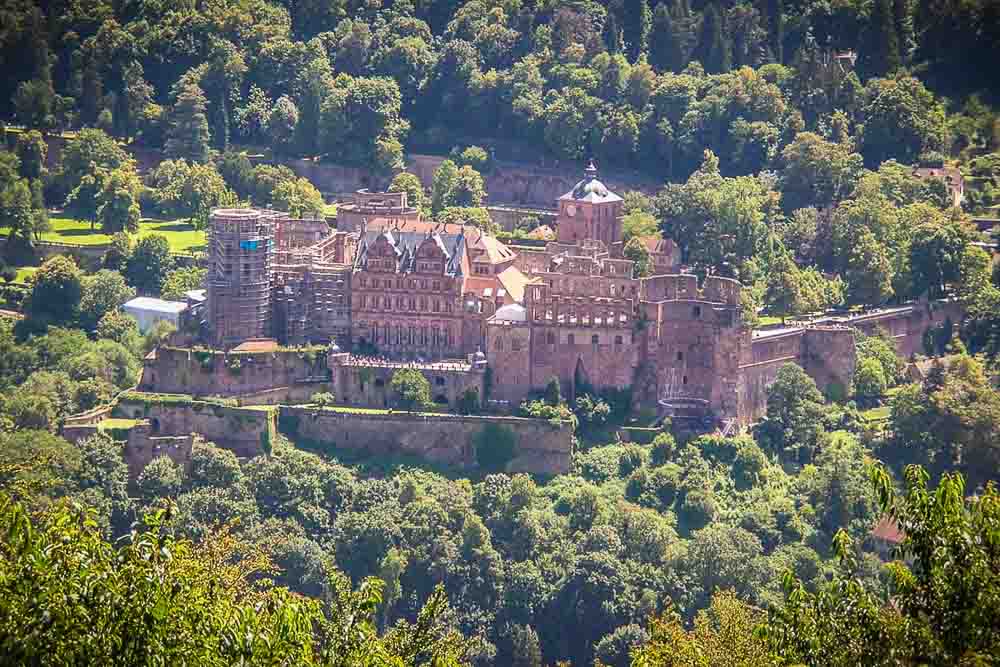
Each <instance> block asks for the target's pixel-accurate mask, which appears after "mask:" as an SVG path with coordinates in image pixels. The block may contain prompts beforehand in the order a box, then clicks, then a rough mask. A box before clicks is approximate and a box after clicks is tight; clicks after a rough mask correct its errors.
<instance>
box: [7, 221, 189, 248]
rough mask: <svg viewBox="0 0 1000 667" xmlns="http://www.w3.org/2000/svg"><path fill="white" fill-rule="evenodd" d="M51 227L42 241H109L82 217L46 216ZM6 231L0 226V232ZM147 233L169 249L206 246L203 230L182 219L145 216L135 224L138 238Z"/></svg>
mask: <svg viewBox="0 0 1000 667" xmlns="http://www.w3.org/2000/svg"><path fill="white" fill-rule="evenodd" d="M49 223H50V224H51V226H52V229H50V230H49V231H47V232H45V233H44V234H42V240H43V241H50V242H52V243H68V244H75V245H88V246H89V245H106V244H108V243H110V242H111V235H110V234H105V233H104V232H102V231H101V228H100V226H99V225H95V226H94V229H91V228H90V223H89V222H87V221H86V220H77V219H75V218H64V217H57V216H54V217H52V218H50V219H49ZM9 231H10V229H9V228H7V227H2V226H0V234H6V233H8V232H9ZM150 234H163V235H164V236H166V237H167V241H168V242H169V243H170V249H171V250H172V251H173V252H184V253H190V252H197V251H201V250H204V249H205V248H206V241H205V232H203V231H198V230H197V229H195V228H194V227H193V226H192V225H189V224H188V223H186V222H184V221H183V220H152V219H148V218H147V219H145V220H143V221H142V222H140V223H139V237H140V238H141V237H143V236H148V235H150Z"/></svg>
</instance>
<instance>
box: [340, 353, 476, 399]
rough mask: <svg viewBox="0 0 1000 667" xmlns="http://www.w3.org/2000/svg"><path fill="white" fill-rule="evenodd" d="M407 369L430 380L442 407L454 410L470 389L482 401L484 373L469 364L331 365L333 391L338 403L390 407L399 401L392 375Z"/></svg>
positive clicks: (432, 394)
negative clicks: (393, 388) (416, 371)
mask: <svg viewBox="0 0 1000 667" xmlns="http://www.w3.org/2000/svg"><path fill="white" fill-rule="evenodd" d="M344 356H347V355H344ZM404 368H412V369H415V370H418V371H420V372H421V373H422V374H423V376H424V377H425V378H427V381H428V382H429V383H430V389H431V400H432V401H434V403H436V404H438V405H440V406H450V407H452V408H455V407H456V406H457V405H458V402H459V400H460V399H461V397H462V394H464V393H465V392H466V391H467V390H469V389H475V390H476V391H477V392H479V399H480V400H482V398H483V392H484V386H483V378H484V375H485V374H484V372H483V371H476V370H473V369H472V368H470V366H469V364H466V363H461V362H453V363H447V362H446V363H438V364H410V365H402V364H400V365H389V364H386V365H378V364H372V365H363V364H360V365H359V364H355V363H352V364H350V365H341V364H337V363H331V365H330V369H331V374H332V383H331V391H332V392H333V395H334V398H335V399H336V401H337V402H338V403H341V404H344V405H357V406H362V407H372V408H388V407H390V406H393V405H394V404H395V400H396V396H395V395H394V393H393V391H392V389H391V384H392V376H393V375H395V373H396V372H397V371H398V370H402V369H404ZM484 370H485V369H484Z"/></svg>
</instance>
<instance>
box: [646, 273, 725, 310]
mask: <svg viewBox="0 0 1000 667" xmlns="http://www.w3.org/2000/svg"><path fill="white" fill-rule="evenodd" d="M740 290H741V287H740V283H739V281H738V280H733V279H732V278H720V277H718V276H709V277H707V278H705V281H704V283H703V284H702V286H701V287H699V286H698V276H693V275H687V274H675V275H663V276H652V277H650V278H643V279H642V300H643V301H650V302H654V303H655V302H658V301H675V300H681V301H707V302H710V303H719V304H725V305H727V306H738V305H739V304H740Z"/></svg>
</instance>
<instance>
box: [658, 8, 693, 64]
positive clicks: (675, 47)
mask: <svg viewBox="0 0 1000 667" xmlns="http://www.w3.org/2000/svg"><path fill="white" fill-rule="evenodd" d="M649 64H650V65H652V66H653V67H654V68H656V70H657V71H660V72H679V71H681V70H682V69H684V65H686V64H687V63H685V62H684V49H683V46H682V44H681V42H680V40H679V39H678V36H677V33H676V31H675V30H674V19H673V17H672V16H671V15H670V9H668V8H667V6H666V5H665V4H663V3H662V2H661V3H659V4H657V5H656V10H655V11H654V12H653V30H652V33H651V34H650V37H649Z"/></svg>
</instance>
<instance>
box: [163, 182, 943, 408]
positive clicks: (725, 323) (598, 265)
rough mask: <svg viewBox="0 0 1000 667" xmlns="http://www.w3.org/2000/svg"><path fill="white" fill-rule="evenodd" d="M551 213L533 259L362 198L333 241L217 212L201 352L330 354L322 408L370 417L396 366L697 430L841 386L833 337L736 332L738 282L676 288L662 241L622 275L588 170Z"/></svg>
mask: <svg viewBox="0 0 1000 667" xmlns="http://www.w3.org/2000/svg"><path fill="white" fill-rule="evenodd" d="M557 205H558V217H557V221H556V222H557V225H556V232H557V239H556V241H553V242H549V243H547V244H546V245H545V246H544V247H541V246H538V245H534V246H523V247H522V246H515V247H512V246H508V245H507V244H505V243H503V242H501V241H499V240H498V239H497V238H495V237H493V236H491V235H489V234H487V233H484V232H483V231H481V230H479V229H477V228H475V227H472V226H463V225H443V224H438V223H434V222H429V221H424V220H421V219H420V215H419V212H418V211H416V210H415V209H413V208H411V207H409V206H408V204H407V201H406V195H405V193H379V194H375V193H369V192H367V191H362V192H360V193H359V194H358V196H357V199H356V201H355V202H354V203H353V204H348V205H345V206H343V207H341V209H340V211H339V213H338V221H337V228H336V229H331V228H330V227H329V226H328V225H327V223H326V222H325V221H323V220H297V219H291V218H289V217H288V216H286V215H284V214H281V213H275V212H271V211H261V210H252V209H239V210H234V209H224V210H217V211H214V212H213V213H212V216H211V219H210V225H209V237H210V241H209V248H210V259H209V267H210V268H209V275H208V286H207V287H208V305H207V318H206V322H205V324H206V329H207V332H206V334H207V337H208V338H209V339H210V340H211V342H212V344H213V345H214V346H215V347H218V348H222V349H224V350H229V349H233V348H237V347H238V346H239V347H240V348H241V349H246V346H245V345H244V344H245V343H246V342H247V341H255V340H257V339H274V340H276V341H277V342H278V343H280V344H283V345H285V346H295V345H303V344H306V343H312V344H316V343H319V344H327V345H329V346H330V351H331V354H329V355H328V367H329V370H330V377H331V378H333V379H334V380H335V382H334V384H336V385H337V386H338V387H340V390H341V391H339V392H337V391H335V392H334V393H335V394H337V393H339V394H340V395H337V399H338V400H345V401H350V402H353V401H361V402H362V403H369V404H376V405H378V404H379V403H385V402H386V397H385V396H380V395H376V394H377V392H375V394H373V393H372V392H373V389H372V387H366V383H365V380H366V378H368V377H370V376H371V375H372V372H373V370H374V369H375V368H376V367H378V368H386V367H388V366H392V365H393V364H397V363H399V364H406V365H407V366H409V367H416V368H422V369H426V370H427V374H428V377H431V378H432V379H437V380H438V381H439V384H442V386H445V385H444V384H443V383H441V382H440V378H438V377H437V376H436V375H434V373H436V372H437V371H435V369H438V370H439V369H440V368H441V364H442V363H446V362H456V363H457V365H454V366H451V368H453V369H459V371H461V372H468V373H473V374H476V376H475V378H472V377H470V379H469V382H468V383H464V382H458V383H457V384H456V381H454V380H453V379H449V380H447V386H451V385H452V384H455V386H463V387H464V386H467V385H468V386H476V387H477V388H482V393H483V394H487V395H488V397H489V398H490V399H492V400H494V401H499V402H501V403H506V404H510V405H516V404H517V403H518V402H520V401H521V400H523V399H524V398H525V397H526V396H528V395H529V394H530V393H531V392H533V391H538V390H540V389H542V388H544V386H545V385H546V384H547V383H548V381H549V380H550V378H552V377H556V378H558V379H559V381H560V383H561V384H562V388H563V394H564V395H566V396H570V397H573V396H575V395H578V394H579V393H581V392H583V391H603V390H611V389H614V390H628V391H630V392H631V396H632V400H633V405H634V406H635V407H638V408H648V409H653V410H656V411H657V412H659V413H661V414H665V415H670V416H673V417H675V418H691V419H697V420H702V421H709V422H711V421H714V420H722V421H723V422H726V421H729V422H736V423H747V422H749V421H752V420H753V419H755V418H756V417H758V416H759V415H760V414H761V413H762V411H763V410H764V408H765V406H766V389H767V387H768V386H769V385H770V383H771V382H772V381H773V379H774V377H775V375H776V374H777V370H778V368H779V367H780V366H781V365H783V364H784V363H788V362H790V361H791V362H794V363H798V364H800V365H801V366H802V367H803V368H804V369H805V370H806V371H807V372H808V373H810V375H812V376H813V377H814V378H815V379H816V380H817V383H818V384H819V386H820V387H821V388H823V389H831V390H832V389H833V388H834V387H837V386H840V387H843V388H846V387H848V386H849V385H850V381H851V378H852V376H853V373H854V363H855V352H854V343H853V334H852V331H851V329H850V327H849V325H848V323H845V322H843V321H836V320H830V321H827V322H823V323H816V324H812V325H809V326H799V327H787V328H782V329H777V330H768V331H756V332H755V331H751V330H750V329H749V328H748V327H747V326H745V324H744V323H743V321H742V318H741V299H740V293H741V286H740V284H739V283H738V282H737V281H735V280H732V279H728V278H722V277H716V276H709V277H707V278H705V279H704V280H703V281H701V282H699V280H698V278H697V277H696V276H694V275H689V274H685V273H684V272H683V271H682V268H681V266H680V256H679V252H678V250H677V248H676V246H675V245H674V244H673V243H672V242H671V241H670V240H669V239H667V240H664V239H660V238H648V239H647V238H643V239H641V241H642V242H643V243H644V245H645V246H646V248H647V250H648V251H649V252H650V259H651V264H652V266H653V267H654V273H655V275H653V276H651V277H644V278H640V277H638V276H636V275H635V267H634V263H633V262H632V261H630V260H628V259H626V258H625V257H624V256H623V233H622V207H623V201H622V198H621V197H619V196H618V195H616V194H615V193H613V192H611V191H609V190H608V188H607V187H606V186H605V185H604V184H603V183H602V182H601V181H600V180H599V178H598V174H597V170H596V169H595V168H594V167H593V165H592V164H591V165H590V166H589V167H588V168H587V169H586V171H585V172H584V176H583V179H582V180H580V182H579V183H577V184H576V185H575V186H574V187H573V189H572V190H571V191H569V192H567V193H566V194H565V195H563V196H562V197H560V198H559V200H558V202H557ZM923 317H924V316H923V315H922V314H921V313H916V314H914V313H913V312H911V313H910V314H906V313H902V312H900V313H898V314H895V315H893V318H894V319H893V322H896V321H897V320H906V321H904V322H903V323H902V324H899V323H898V322H897V323H896V324H893V325H892V326H895V327H896V328H897V329H899V330H901V331H905V333H904V334H903V336H904V337H906V340H910V339H911V338H912V337H913V335H919V333H915V332H916V330H917V329H918V328H919V327H920V326H922V325H920V324H919V323H917V324H913V323H914V322H917V319H920V318H923ZM907 318H909V319H907ZM915 318H916V319H915ZM933 319H934V318H933V317H931V320H933ZM908 322H909V323H908ZM920 322H924V320H923V319H920ZM911 329H913V331H911ZM901 351H904V350H903V349H902V347H901ZM904 352H906V351H904ZM906 353H908V352H906ZM366 360H368V361H366ZM152 363H153V364H155V363H156V362H155V361H153V362H152ZM368 366H370V367H371V368H368ZM484 367H488V368H489V369H490V371H491V374H490V375H491V377H492V380H491V382H489V384H488V386H487V384H486V383H484V381H483V380H482V377H483V375H482V371H483V368H484ZM463 369H464V370H463ZM163 372H164V374H169V375H170V376H171V377H176V376H177V374H176V372H173V371H169V370H167V369H164V370H163ZM311 373H312V374H314V371H311ZM438 375H440V373H438ZM150 376H151V377H155V373H151V374H150ZM282 381H287V382H294V381H297V380H295V378H285V379H284V380H282ZM154 384H155V383H154ZM384 384H385V383H383V385H384ZM154 388H155V387H154ZM183 388H184V387H174V386H172V387H171V390H173V391H177V390H179V389H183ZM349 388H350V389H349ZM455 393H456V392H442V393H441V396H442V400H445V401H449V402H450V401H452V399H453V398H454V397H453V396H452V394H455Z"/></svg>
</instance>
